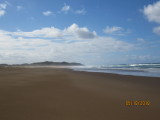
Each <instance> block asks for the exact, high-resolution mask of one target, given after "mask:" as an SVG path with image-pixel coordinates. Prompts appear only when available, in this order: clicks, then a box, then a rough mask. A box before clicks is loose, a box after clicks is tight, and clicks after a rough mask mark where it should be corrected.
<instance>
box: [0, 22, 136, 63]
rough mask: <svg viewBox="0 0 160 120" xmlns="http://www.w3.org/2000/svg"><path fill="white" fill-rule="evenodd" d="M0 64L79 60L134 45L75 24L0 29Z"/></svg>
mask: <svg viewBox="0 0 160 120" xmlns="http://www.w3.org/2000/svg"><path fill="white" fill-rule="evenodd" d="M0 46H1V47H0V63H25V62H35V61H44V60H52V61H69V62H73V61H75V62H82V63H85V62H86V61H87V60H88V61H92V60H91V58H94V59H96V57H97V56H100V55H103V54H107V53H112V52H123V51H128V50H132V49H134V45H132V44H130V43H127V42H124V41H122V40H117V39H115V38H112V37H105V36H98V35H97V33H96V32H95V31H90V30H89V29H88V28H87V27H79V26H78V25H77V24H72V25H71V26H69V27H67V28H64V29H58V28H55V27H48V28H42V29H37V30H33V31H31V32H23V31H16V32H9V31H4V30H0Z"/></svg>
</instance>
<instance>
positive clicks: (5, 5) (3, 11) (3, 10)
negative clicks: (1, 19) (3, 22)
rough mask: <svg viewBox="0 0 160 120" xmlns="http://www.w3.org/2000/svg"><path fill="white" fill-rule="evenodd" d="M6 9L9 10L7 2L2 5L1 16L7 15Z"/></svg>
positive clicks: (0, 4) (0, 5)
mask: <svg viewBox="0 0 160 120" xmlns="http://www.w3.org/2000/svg"><path fill="white" fill-rule="evenodd" d="M6 8H7V2H4V3H0V16H3V15H5V13H6V11H5V10H6Z"/></svg>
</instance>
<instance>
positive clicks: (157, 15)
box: [143, 1, 160, 23]
mask: <svg viewBox="0 0 160 120" xmlns="http://www.w3.org/2000/svg"><path fill="white" fill-rule="evenodd" d="M143 13H144V15H145V16H146V17H147V19H148V21H150V22H156V23H160V1H157V2H156V3H154V4H149V5H147V6H145V7H144V9H143Z"/></svg>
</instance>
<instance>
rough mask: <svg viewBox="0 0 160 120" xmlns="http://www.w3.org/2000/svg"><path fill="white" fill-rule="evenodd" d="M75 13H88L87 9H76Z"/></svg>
mask: <svg viewBox="0 0 160 120" xmlns="http://www.w3.org/2000/svg"><path fill="white" fill-rule="evenodd" d="M75 14H81V15H84V14H86V11H85V9H81V10H76V11H75Z"/></svg>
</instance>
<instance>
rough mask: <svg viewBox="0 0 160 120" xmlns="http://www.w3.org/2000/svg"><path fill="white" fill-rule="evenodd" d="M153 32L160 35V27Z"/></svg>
mask: <svg viewBox="0 0 160 120" xmlns="http://www.w3.org/2000/svg"><path fill="white" fill-rule="evenodd" d="M153 32H154V33H156V34H157V35H160V26H158V27H155V28H153Z"/></svg>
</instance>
